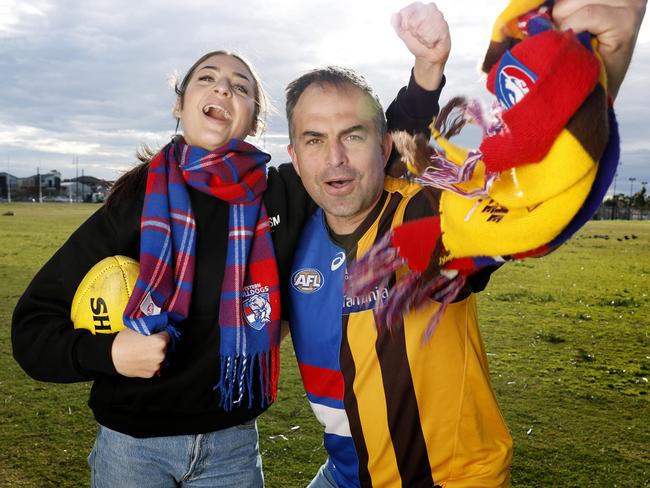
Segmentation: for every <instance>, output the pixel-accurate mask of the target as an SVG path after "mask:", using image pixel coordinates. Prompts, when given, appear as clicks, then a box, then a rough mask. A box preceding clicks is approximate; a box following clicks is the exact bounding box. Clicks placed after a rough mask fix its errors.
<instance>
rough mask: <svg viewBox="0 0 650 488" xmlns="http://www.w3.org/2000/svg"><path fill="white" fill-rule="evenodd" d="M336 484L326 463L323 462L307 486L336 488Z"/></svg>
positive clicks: (309, 487)
mask: <svg viewBox="0 0 650 488" xmlns="http://www.w3.org/2000/svg"><path fill="white" fill-rule="evenodd" d="M338 486H339V485H337V484H336V481H335V480H334V477H333V476H332V473H330V470H329V468H328V467H327V463H325V464H323V465H322V466H321V467H320V469H319V470H318V473H316V476H314V479H313V480H311V483H309V485H308V486H307V488H338Z"/></svg>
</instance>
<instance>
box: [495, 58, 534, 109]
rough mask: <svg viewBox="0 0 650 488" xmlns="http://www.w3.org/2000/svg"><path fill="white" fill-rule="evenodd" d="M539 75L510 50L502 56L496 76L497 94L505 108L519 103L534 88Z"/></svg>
mask: <svg viewBox="0 0 650 488" xmlns="http://www.w3.org/2000/svg"><path fill="white" fill-rule="evenodd" d="M536 80H537V76H536V75H535V73H533V72H532V71H531V70H529V69H528V68H527V67H526V66H524V65H523V64H522V63H520V62H519V61H518V60H517V59H516V58H515V57H514V56H513V55H512V54H510V51H506V53H505V54H504V55H503V57H502V58H501V62H500V63H499V69H498V71H497V76H496V80H495V81H496V96H497V99H498V100H499V103H501V105H503V106H504V107H505V108H511V107H513V106H514V105H515V104H517V103H519V102H520V101H521V100H522V99H523V98H524V97H525V96H526V95H527V94H528V92H529V91H530V90H531V89H532V88H533V85H534V84H535V81H536Z"/></svg>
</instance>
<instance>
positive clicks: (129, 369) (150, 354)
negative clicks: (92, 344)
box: [111, 329, 169, 378]
mask: <svg viewBox="0 0 650 488" xmlns="http://www.w3.org/2000/svg"><path fill="white" fill-rule="evenodd" d="M168 343H169V334H167V332H158V333H157V334H152V335H150V336H145V335H142V334H139V333H138V332H135V331H133V330H131V329H124V330H121V331H120V332H118V333H117V336H116V337H115V340H114V341H113V347H112V349H111V356H112V358H113V365H114V366H115V369H116V370H117V372H118V373H119V374H121V375H122V376H127V377H129V378H151V377H152V376H153V375H154V374H156V373H157V372H158V371H159V370H160V367H161V366H162V363H163V361H164V360H165V354H166V353H167V344H168Z"/></svg>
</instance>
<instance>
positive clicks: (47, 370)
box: [11, 200, 142, 383]
mask: <svg viewBox="0 0 650 488" xmlns="http://www.w3.org/2000/svg"><path fill="white" fill-rule="evenodd" d="M141 212H142V200H137V201H136V203H135V204H133V205H121V206H120V207H119V208H113V209H109V208H107V207H106V206H103V207H101V208H100V209H99V210H97V211H96V212H95V213H94V214H93V215H92V216H91V217H90V218H88V220H86V222H84V223H83V224H82V225H81V226H80V227H79V228H78V229H77V230H76V231H75V232H74V233H73V234H72V235H71V236H70V237H69V238H68V240H67V241H66V242H65V243H64V244H63V246H61V248H60V249H59V250H58V251H57V252H56V253H55V254H54V255H53V256H52V257H51V258H50V260H49V261H48V262H47V263H45V265H44V266H43V267H42V268H41V269H40V271H39V272H38V273H37V274H36V276H35V277H34V278H33V280H32V282H31V283H30V284H29V286H28V287H27V289H26V290H25V292H24V293H23V295H22V296H21V298H20V299H19V301H18V304H17V305H16V308H15V309H14V313H13V319H12V333H11V340H12V347H13V355H14V358H15V359H16V361H17V362H18V363H19V364H20V366H21V367H22V368H23V369H24V370H25V372H26V373H27V374H28V375H30V376H31V377H33V378H34V379H37V380H41V381H52V382H59V383H70V382H76V381H86V380H92V379H95V378H96V377H97V376H99V375H101V374H117V372H116V371H115V368H114V366H113V361H112V358H111V347H112V344H113V339H114V337H115V335H114V334H97V335H93V334H91V333H90V332H89V331H88V330H85V329H74V328H73V326H72V321H71V319H70V307H71V304H72V299H73V297H74V294H75V292H76V289H77V286H78V285H79V283H80V282H81V280H82V279H83V277H84V276H85V274H86V273H87V272H88V270H89V269H90V268H91V267H92V266H93V265H95V264H96V263H97V262H98V261H100V260H101V259H103V258H105V257H108V256H113V255H116V254H122V255H127V256H130V257H134V258H135V259H138V248H139V220H140V214H141Z"/></svg>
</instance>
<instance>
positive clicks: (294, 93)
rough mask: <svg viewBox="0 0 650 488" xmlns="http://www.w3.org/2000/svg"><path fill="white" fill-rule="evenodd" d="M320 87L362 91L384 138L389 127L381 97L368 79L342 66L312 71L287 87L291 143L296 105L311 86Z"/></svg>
mask: <svg viewBox="0 0 650 488" xmlns="http://www.w3.org/2000/svg"><path fill="white" fill-rule="evenodd" d="M314 84H315V85H318V86H320V87H325V86H333V87H335V88H338V89H346V88H350V87H356V88H358V89H359V90H361V91H362V92H363V93H364V94H365V95H366V96H367V98H368V101H369V102H370V106H371V108H372V110H373V112H374V121H375V126H376V127H377V132H378V133H379V136H380V138H383V137H384V135H385V134H386V132H387V131H388V127H387V125H386V115H385V114H384V109H383V107H382V106H381V102H380V101H379V97H378V96H377V94H376V93H375V92H374V90H373V89H372V88H371V87H370V85H369V84H368V82H367V81H366V79H365V78H364V77H363V76H361V75H360V74H358V73H357V72H355V71H354V70H352V69H349V68H341V67H340V66H327V67H325V68H317V69H314V70H311V71H309V72H307V73H305V74H304V75H302V76H300V77H299V78H296V79H295V80H293V81H292V82H291V83H289V84H288V85H287V89H286V90H285V93H286V98H287V103H286V111H287V122H288V123H289V141H290V142H291V143H292V144H293V112H294V109H295V108H296V104H297V103H298V100H299V99H300V96H301V95H302V94H303V92H304V91H305V90H306V89H307V88H308V87H309V86H311V85H314Z"/></svg>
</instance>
